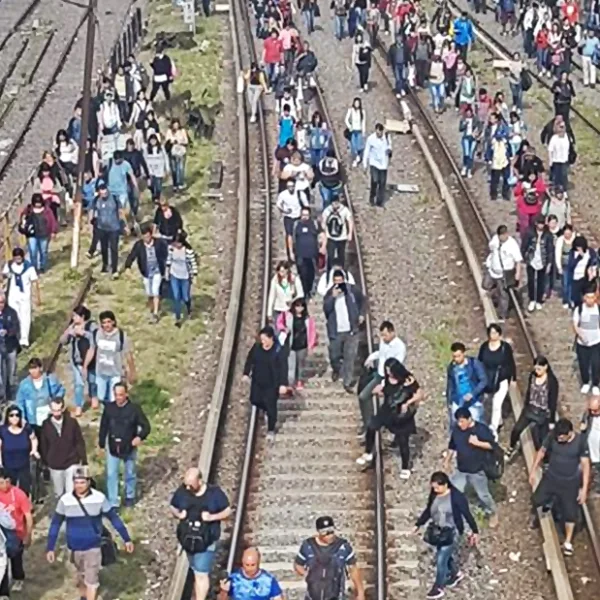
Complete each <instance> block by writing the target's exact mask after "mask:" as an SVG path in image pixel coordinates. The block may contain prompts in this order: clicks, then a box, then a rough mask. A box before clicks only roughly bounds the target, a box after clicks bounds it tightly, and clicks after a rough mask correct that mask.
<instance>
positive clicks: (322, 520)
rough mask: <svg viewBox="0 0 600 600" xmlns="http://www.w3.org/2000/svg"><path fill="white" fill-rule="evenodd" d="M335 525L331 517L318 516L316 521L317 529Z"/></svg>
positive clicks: (331, 527) (330, 527)
mask: <svg viewBox="0 0 600 600" xmlns="http://www.w3.org/2000/svg"><path fill="white" fill-rule="evenodd" d="M334 527H335V525H334V523H333V519H332V518H331V517H319V518H318V519H317V522H316V528H317V531H321V530H322V529H333V528H334Z"/></svg>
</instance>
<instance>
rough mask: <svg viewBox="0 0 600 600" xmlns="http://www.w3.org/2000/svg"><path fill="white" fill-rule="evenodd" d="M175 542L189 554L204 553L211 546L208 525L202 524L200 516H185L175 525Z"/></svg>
mask: <svg viewBox="0 0 600 600" xmlns="http://www.w3.org/2000/svg"><path fill="white" fill-rule="evenodd" d="M177 540H178V541H179V543H180V544H181V547H182V548H183V549H184V550H185V551H186V552H190V553H191V554H197V553H198V552H206V549H207V548H208V547H209V546H210V545H211V544H212V542H213V540H212V539H211V536H210V531H209V526H208V523H206V522H204V521H203V520H202V519H201V518H200V516H198V517H193V516H190V515H188V516H186V518H185V519H183V520H181V521H179V524H178V525H177Z"/></svg>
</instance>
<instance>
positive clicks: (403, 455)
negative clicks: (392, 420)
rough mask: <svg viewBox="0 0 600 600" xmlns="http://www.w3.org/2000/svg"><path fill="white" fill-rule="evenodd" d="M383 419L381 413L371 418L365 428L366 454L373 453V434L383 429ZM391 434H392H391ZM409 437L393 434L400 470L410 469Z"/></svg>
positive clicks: (403, 434)
mask: <svg viewBox="0 0 600 600" xmlns="http://www.w3.org/2000/svg"><path fill="white" fill-rule="evenodd" d="M385 426H386V424H385V418H384V417H382V415H381V411H380V412H379V413H377V414H376V415H375V416H373V417H371V420H370V421H369V425H368V427H367V435H366V438H365V446H366V449H365V451H366V452H367V454H371V453H372V452H373V446H374V445H375V434H376V433H377V432H378V431H379V430H380V429H381V428H382V427H385ZM392 433H393V432H392ZM409 441H410V435H409V434H407V433H394V444H395V445H396V446H398V450H399V451H400V460H401V461H402V468H403V469H409V468H410V445H409Z"/></svg>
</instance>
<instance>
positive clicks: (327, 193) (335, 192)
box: [319, 185, 341, 210]
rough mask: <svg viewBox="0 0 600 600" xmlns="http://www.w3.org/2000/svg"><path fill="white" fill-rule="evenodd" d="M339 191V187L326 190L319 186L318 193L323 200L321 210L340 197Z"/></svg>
mask: <svg viewBox="0 0 600 600" xmlns="http://www.w3.org/2000/svg"><path fill="white" fill-rule="evenodd" d="M340 189H341V186H340V187H339V188H333V189H331V188H326V187H325V186H323V185H319V192H320V193H321V198H323V210H325V209H326V208H327V207H328V206H329V205H330V204H331V203H332V202H333V200H334V199H335V198H337V197H338V196H339V195H340Z"/></svg>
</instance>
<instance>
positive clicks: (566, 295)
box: [562, 267, 573, 305]
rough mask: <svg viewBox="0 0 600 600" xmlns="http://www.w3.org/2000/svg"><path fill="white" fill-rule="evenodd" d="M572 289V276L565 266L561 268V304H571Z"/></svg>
mask: <svg viewBox="0 0 600 600" xmlns="http://www.w3.org/2000/svg"><path fill="white" fill-rule="evenodd" d="M572 290H573V277H572V275H570V274H569V272H568V271H567V268H566V267H565V269H564V270H563V274H562V302H563V304H569V305H571V296H572Z"/></svg>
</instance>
